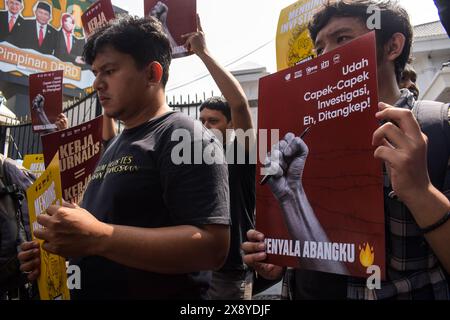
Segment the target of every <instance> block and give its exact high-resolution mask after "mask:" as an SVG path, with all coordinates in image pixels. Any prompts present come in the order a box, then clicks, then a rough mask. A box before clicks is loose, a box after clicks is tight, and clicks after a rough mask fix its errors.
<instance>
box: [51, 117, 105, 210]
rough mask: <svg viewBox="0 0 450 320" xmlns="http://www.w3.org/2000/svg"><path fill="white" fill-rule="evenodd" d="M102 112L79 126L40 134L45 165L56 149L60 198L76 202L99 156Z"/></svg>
mask: <svg viewBox="0 0 450 320" xmlns="http://www.w3.org/2000/svg"><path fill="white" fill-rule="evenodd" d="M102 126H103V122H102V116H100V117H97V118H95V119H93V120H91V121H88V122H86V123H83V124H81V125H79V126H76V127H73V128H69V129H66V130H62V131H58V132H54V133H50V134H47V135H44V136H42V147H43V149H44V160H45V167H47V166H48V164H49V163H50V161H51V160H52V158H53V157H54V155H55V154H56V152H57V151H59V164H60V171H61V186H62V192H63V199H64V200H66V201H73V202H76V203H77V202H79V200H80V199H81V196H82V194H83V192H84V190H85V188H86V186H87V184H88V182H89V181H90V178H91V175H92V173H93V172H94V169H95V167H96V165H97V162H98V160H99V159H100V154H101V145H102Z"/></svg>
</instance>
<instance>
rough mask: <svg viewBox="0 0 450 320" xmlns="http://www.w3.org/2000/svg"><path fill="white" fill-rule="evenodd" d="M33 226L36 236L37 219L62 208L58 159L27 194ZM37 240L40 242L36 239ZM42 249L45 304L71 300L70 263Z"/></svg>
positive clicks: (41, 288) (41, 287)
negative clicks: (48, 211) (55, 208)
mask: <svg viewBox="0 0 450 320" xmlns="http://www.w3.org/2000/svg"><path fill="white" fill-rule="evenodd" d="M27 198H28V208H29V214H30V226H31V230H32V231H33V232H34V231H35V230H38V229H40V228H42V226H41V225H39V224H38V223H37V217H38V216H39V215H41V214H47V213H46V210H47V208H48V207H49V206H51V205H58V206H61V205H62V194H61V177H60V175H59V162H58V155H55V157H54V158H53V159H52V161H51V162H50V163H49V165H48V166H47V170H46V171H45V172H44V173H43V174H42V175H41V176H40V177H39V178H38V179H37V180H36V181H35V182H34V184H33V185H32V186H31V187H30V188H28V190H27ZM33 240H37V239H36V238H35V237H34V236H33ZM38 241H39V243H40V245H41V274H40V276H39V278H38V287H39V295H40V297H41V300H69V299H70V294H69V289H68V287H67V273H66V259H65V258H63V257H60V256H58V255H56V254H51V253H49V252H48V251H45V250H44V249H43V248H42V243H43V240H38Z"/></svg>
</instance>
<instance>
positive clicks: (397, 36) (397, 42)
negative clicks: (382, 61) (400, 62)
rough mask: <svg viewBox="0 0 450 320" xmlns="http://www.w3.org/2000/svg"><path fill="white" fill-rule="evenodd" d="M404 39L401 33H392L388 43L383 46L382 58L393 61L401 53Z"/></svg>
mask: <svg viewBox="0 0 450 320" xmlns="http://www.w3.org/2000/svg"><path fill="white" fill-rule="evenodd" d="M405 42H406V38H405V36H404V35H403V33H400V32H397V33H394V34H393V35H392V37H391V39H389V41H388V42H387V43H386V44H385V45H384V56H385V58H386V60H388V61H394V60H395V59H397V58H398V57H399V56H400V55H401V54H402V52H403V48H404V47H405Z"/></svg>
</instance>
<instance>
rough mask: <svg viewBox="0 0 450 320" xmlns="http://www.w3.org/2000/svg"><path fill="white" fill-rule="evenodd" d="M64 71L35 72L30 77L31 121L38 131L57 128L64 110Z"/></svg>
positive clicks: (49, 130) (50, 130)
mask: <svg viewBox="0 0 450 320" xmlns="http://www.w3.org/2000/svg"><path fill="white" fill-rule="evenodd" d="M62 83H63V71H62V70H59V71H52V72H43V73H35V74H32V75H30V78H29V84H30V86H29V95H30V108H31V121H32V125H33V130H34V131H36V132H47V133H48V132H52V131H55V130H56V125H55V122H56V118H57V117H58V115H59V114H60V113H61V112H62Z"/></svg>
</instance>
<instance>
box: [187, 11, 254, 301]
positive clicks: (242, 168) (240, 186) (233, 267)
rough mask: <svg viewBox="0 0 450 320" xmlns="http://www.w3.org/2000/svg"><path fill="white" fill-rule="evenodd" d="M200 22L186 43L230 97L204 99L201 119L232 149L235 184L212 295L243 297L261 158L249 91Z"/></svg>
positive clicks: (230, 160) (231, 169) (230, 159)
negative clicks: (226, 242) (211, 45)
mask: <svg viewBox="0 0 450 320" xmlns="http://www.w3.org/2000/svg"><path fill="white" fill-rule="evenodd" d="M197 24H198V30H199V31H198V32H194V33H191V34H187V35H185V36H184V37H185V38H187V41H186V46H187V47H188V48H189V49H190V50H192V51H194V52H195V53H196V54H197V56H198V57H199V58H200V59H201V60H202V61H203V63H204V64H205V65H206V67H207V68H208V70H209V72H210V73H211V76H212V77H213V79H214V81H215V82H216V84H217V86H218V87H219V89H220V90H221V92H222V94H223V96H224V98H225V99H224V98H221V97H213V98H210V99H207V100H206V101H204V102H203V103H202V105H201V106H200V120H201V121H202V123H203V124H204V126H205V127H206V128H208V129H210V130H212V131H213V132H214V133H215V135H216V137H218V138H219V140H221V142H222V144H223V146H224V148H225V149H226V160H227V163H228V173H229V188H230V214H231V238H230V241H231V242H230V250H229V252H228V258H227V260H226V262H225V265H224V266H223V267H222V268H221V269H220V270H218V271H214V272H213V274H212V280H211V286H210V289H209V291H208V297H209V298H210V299H214V300H218V299H227V300H237V299H243V298H244V292H245V279H246V274H247V271H248V270H247V269H248V268H247V267H246V265H245V264H244V263H243V261H242V255H241V249H240V245H241V243H242V242H243V241H244V240H245V235H246V233H247V231H248V230H249V229H252V228H253V225H254V210H255V172H256V160H255V159H252V155H253V156H254V155H255V152H252V150H253V149H252V148H253V146H254V139H255V134H254V130H253V124H252V119H251V115H250V107H249V104H248V101H247V97H246V96H245V93H244V91H243V90H242V88H241V86H240V84H239V82H238V81H237V80H236V79H235V78H234V77H233V75H232V74H231V73H230V72H228V71H226V70H225V69H224V68H222V67H221V66H220V65H219V64H218V62H217V61H216V60H215V59H214V58H213V57H212V56H211V54H210V52H209V51H208V49H207V47H206V43H205V37H204V34H203V31H202V28H201V25H200V20H199V19H198V22H197ZM235 130H238V131H237V132H236V131H235ZM234 135H235V139H234V140H233V136H234ZM252 153H253V154H252Z"/></svg>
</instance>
